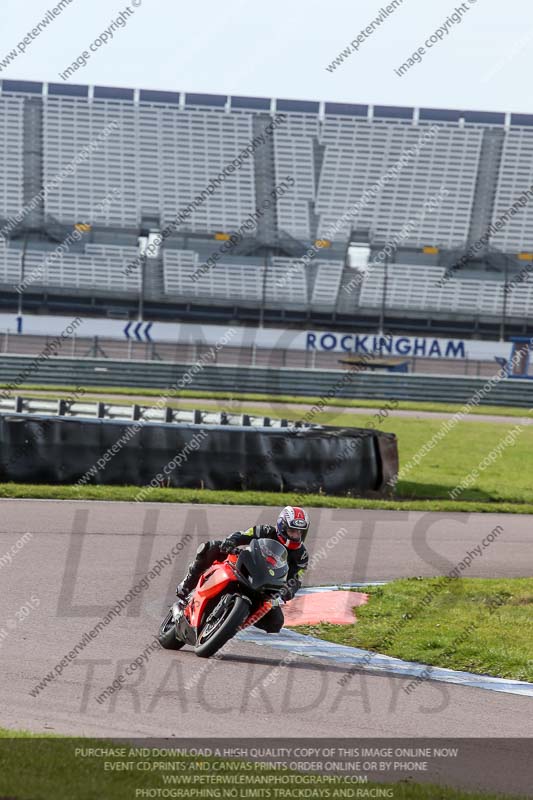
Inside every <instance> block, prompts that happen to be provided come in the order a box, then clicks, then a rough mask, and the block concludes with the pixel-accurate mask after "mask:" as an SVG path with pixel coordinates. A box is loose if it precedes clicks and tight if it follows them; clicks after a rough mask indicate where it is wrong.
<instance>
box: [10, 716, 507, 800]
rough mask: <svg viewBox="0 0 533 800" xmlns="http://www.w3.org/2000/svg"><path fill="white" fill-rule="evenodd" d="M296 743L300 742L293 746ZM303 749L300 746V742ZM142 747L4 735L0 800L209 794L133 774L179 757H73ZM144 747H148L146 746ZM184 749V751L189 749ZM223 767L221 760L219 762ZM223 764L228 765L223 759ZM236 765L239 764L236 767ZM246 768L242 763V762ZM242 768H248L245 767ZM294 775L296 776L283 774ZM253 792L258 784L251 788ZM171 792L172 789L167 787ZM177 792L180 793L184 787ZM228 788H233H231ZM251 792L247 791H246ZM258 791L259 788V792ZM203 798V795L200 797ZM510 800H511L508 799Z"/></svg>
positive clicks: (429, 798) (436, 791)
mask: <svg viewBox="0 0 533 800" xmlns="http://www.w3.org/2000/svg"><path fill="white" fill-rule="evenodd" d="M295 741H296V740H295ZM298 741H299V744H300V745H301V744H302V740H298ZM303 741H305V740H303ZM135 746H138V745H136V743H135V742H134V741H132V742H129V743H128V744H124V743H117V742H110V741H106V740H103V739H97V740H95V739H66V738H61V737H57V736H42V735H40V734H30V733H27V732H25V731H19V732H16V731H8V730H5V729H0V794H1V795H2V797H4V796H5V797H6V798H13V800H73V798H76V800H125V798H128V800H129V799H130V798H134V797H135V796H136V790H138V789H140V790H142V789H154V788H155V789H158V788H161V789H163V788H164V786H165V784H164V783H163V780H162V777H161V776H162V775H163V774H166V775H171V774H172V775H182V776H183V775H188V776H191V777H192V778H193V779H195V780H196V781H197V782H196V783H195V784H193V785H192V786H193V787H194V788H196V789H197V790H198V792H200V791H201V789H202V786H203V787H204V791H205V784H201V783H199V780H200V779H201V778H202V776H205V775H206V774H207V775H209V774H211V771H207V772H203V771H202V772H200V773H199V772H197V771H195V770H192V769H188V770H185V771H180V772H160V771H146V772H144V771H139V770H137V769H136V768H135V766H136V764H137V763H138V762H139V761H163V760H165V761H169V760H172V761H176V760H178V758H176V757H170V758H169V757H167V758H164V757H156V756H149V757H147V758H146V757H142V758H138V757H135V756H133V757H130V756H129V755H127V756H126V758H121V759H116V758H113V759H109V760H110V761H114V762H115V763H116V762H117V761H125V762H127V761H132V762H133V764H134V769H133V770H127V771H110V770H108V771H104V761H105V760H106V759H103V758H91V757H89V758H81V757H79V756H75V754H74V751H75V748H76V747H78V748H80V747H83V748H91V747H93V748H94V747H115V748H116V747H126V750H127V751H128V749H129V748H130V747H135ZM142 746H145V743H144V742H143V744H142ZM163 746H166V747H169V748H171V747H183V746H184V744H183V743H180V742H179V741H178V740H176V739H174V740H172V739H170V740H168V741H167V742H166V743H165V745H163ZM185 746H186V745H185ZM179 760H180V761H184V762H187V761H189V763H190V762H191V761H193V760H194V761H197V760H202V761H214V760H215V759H214V758H213V759H208V758H201V759H187V758H183V757H179ZM216 760H217V761H218V762H220V761H221V760H222V759H216ZM224 761H228V760H227V759H224ZM232 763H233V764H234V765H235V764H236V763H238V762H235V761H233V762H232ZM240 763H243V762H240ZM243 766H244V764H243ZM212 774H217V775H221V774H226V775H227V774H234V775H237V776H239V775H248V777H250V772H248V771H245V770H244V769H243V770H242V771H241V770H237V771H236V770H231V772H230V771H229V770H226V771H221V770H218V771H213V773H212ZM253 774H255V775H258V774H261V775H263V776H272V775H274V774H278V775H279V772H277V773H275V771H274V770H268V769H262V770H261V771H260V773H259V772H258V771H257V770H254V771H253ZM285 774H293V775H294V774H296V773H294V772H293V773H291V772H288V773H285ZM271 785H272V784H258V785H257V786H258V787H262V788H265V787H268V786H271ZM240 786H242V789H241V788H240V787H239V786H238V787H237V794H236V795H232V796H233V797H245V796H246V795H245V793H244V791H245V788H246V784H241V785H240ZM251 786H255V784H251ZM287 786H288V785H287V784H283V785H280V788H284V789H285V790H286V789H287ZM299 786H301V785H300V784H292V785H291V787H290V788H291V789H293V790H294V795H293V796H295V797H296V796H297V790H298V787H299ZM353 786H354V785H353V784H347V785H346V784H345V785H344V787H343V784H342V783H339V784H336V787H337V788H339V789H342V788H348V787H349V788H352V789H353ZM373 786H374V787H376V784H371V783H368V784H365V785H364V788H365V789H369V788H372V787H373ZM389 786H391V787H392V788H393V789H394V797H395V798H396V800H436V798H439V800H501V798H502V795H494V794H480V793H475V794H470V793H467V792H463V791H459V790H454V789H447V788H444V789H443V788H441V787H436V786H430V785H426V786H421V785H417V784H412V783H410V782H407V781H402V782H400V783H397V784H389ZM181 787H182V789H183V790H184V789H186V788H189V789H190V788H191V784H189V785H186V784H181ZM169 788H170V787H169ZM174 788H176V789H179V788H180V784H177V785H176V786H175V787H174ZM228 788H230V787H228ZM248 788H249V787H248ZM256 788H257V787H256ZM305 788H306V789H309V788H312V789H313V791H312V793H310V794H306V797H311V798H312V800H319V798H322V797H324V791H323V788H321V787H320V786H312V784H311V785H310V784H306V786H305ZM198 796H200V794H198ZM509 800H510V798H509Z"/></svg>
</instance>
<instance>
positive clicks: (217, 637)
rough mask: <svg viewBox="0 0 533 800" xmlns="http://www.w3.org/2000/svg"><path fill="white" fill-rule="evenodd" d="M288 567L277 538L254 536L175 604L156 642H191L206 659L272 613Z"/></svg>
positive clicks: (171, 646) (176, 645)
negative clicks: (184, 600) (273, 601)
mask: <svg viewBox="0 0 533 800" xmlns="http://www.w3.org/2000/svg"><path fill="white" fill-rule="evenodd" d="M288 571H289V566H288V562H287V550H286V549H285V547H283V545H282V544H280V542H277V541H275V540H272V539H252V541H251V542H250V544H249V545H247V546H246V547H243V548H241V549H239V550H238V551H234V552H232V553H229V554H228V556H227V557H226V558H225V560H224V561H215V563H214V564H213V566H211V567H209V569H207V570H206V571H205V572H204V573H203V574H202V575H201V577H200V580H199V581H198V584H197V586H196V588H195V589H194V590H193V591H192V592H191V594H190V595H189V597H188V599H187V603H186V604H185V605H184V604H183V602H176V603H174V605H173V606H172V607H171V608H170V610H169V612H168V614H167V615H166V617H165V619H164V620H163V622H162V624H161V627H160V629H159V643H160V644H161V646H162V647H165V648H166V649H167V650H180V649H181V648H182V647H183V646H184V645H186V644H190V645H193V647H194V650H195V653H196V655H197V656H201V657H202V658H209V656H212V655H213V654H214V653H216V652H217V650H220V648H221V647H222V646H223V645H225V644H226V642H228V641H229V640H230V639H232V638H233V636H235V634H236V633H237V632H238V631H239V630H242V629H243V628H247V627H248V626H249V625H254V624H255V623H256V622H258V621H259V620H260V619H261V617H263V616H264V615H265V614H267V613H268V612H269V611H270V609H271V608H272V602H271V601H272V598H273V597H274V596H278V595H279V593H280V589H282V588H283V587H284V586H285V584H286V582H287V574H288Z"/></svg>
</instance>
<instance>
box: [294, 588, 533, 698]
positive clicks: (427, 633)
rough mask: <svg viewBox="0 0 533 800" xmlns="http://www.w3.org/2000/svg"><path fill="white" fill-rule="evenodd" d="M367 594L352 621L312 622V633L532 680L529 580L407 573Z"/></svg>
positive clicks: (425, 660) (441, 663)
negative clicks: (449, 578)
mask: <svg viewBox="0 0 533 800" xmlns="http://www.w3.org/2000/svg"><path fill="white" fill-rule="evenodd" d="M365 591H367V592H368V594H369V595H370V599H369V602H368V604H367V605H365V606H361V607H358V608H357V610H356V614H357V619H358V621H357V623H356V624H354V625H331V624H322V625H317V626H313V630H312V633H313V635H315V636H319V637H320V638H323V639H327V640H328V641H332V642H337V643H339V644H344V645H349V646H351V647H362V648H364V649H367V650H372V651H375V652H379V653H384V654H385V655H389V656H395V657H397V658H402V659H404V660H405V661H417V662H419V663H422V664H430V665H432V666H439V667H447V668H449V669H456V670H466V671H468V672H474V673H476V674H482V675H493V676H495V677H500V678H511V679H515V680H522V681H530V682H533V578H512V579H500V578H495V579H492V578H491V579H482V578H460V579H457V580H452V581H448V582H446V583H444V585H443V581H442V579H439V578H428V579H426V578H424V579H420V578H408V579H402V580H397V581H392V582H391V583H388V584H386V585H385V586H381V587H370V588H369V589H365ZM431 592H433V597H432V599H431V602H428V603H427V604H424V603H423V602H422V600H423V598H424V597H430V594H429V593H431ZM500 603H501V604H500ZM407 614H412V619H408V618H406V616H405V615H407ZM297 630H300V631H301V632H302V633H309V632H311V631H310V629H309V627H308V626H302V627H300V628H298V629H297Z"/></svg>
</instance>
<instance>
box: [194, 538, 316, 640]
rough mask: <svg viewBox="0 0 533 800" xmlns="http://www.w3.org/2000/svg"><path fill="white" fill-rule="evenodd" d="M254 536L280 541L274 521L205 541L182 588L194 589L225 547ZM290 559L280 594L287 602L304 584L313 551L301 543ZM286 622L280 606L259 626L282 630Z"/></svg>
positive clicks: (264, 618)
mask: <svg viewBox="0 0 533 800" xmlns="http://www.w3.org/2000/svg"><path fill="white" fill-rule="evenodd" d="M252 538H256V539H275V540H276V541H278V538H277V533H276V529H275V528H274V526H273V525H254V526H253V527H252V528H248V530H245V531H235V533H232V534H231V536H228V537H227V539H224V540H223V541H221V540H220V539H216V540H215V541H212V542H204V543H203V544H201V545H200V547H199V548H198V550H197V551H196V558H195V559H194V561H193V562H192V564H191V565H190V566H189V571H188V573H187V575H186V577H185V580H184V581H183V583H182V584H181V587H182V591H184V592H186V593H189V592H191V591H192V590H193V589H194V587H195V586H196V584H197V582H198V580H199V578H200V575H201V574H202V572H205V570H206V569H209V567H210V566H211V565H212V564H214V562H215V561H217V560H220V559H222V558H224V555H225V552H224V551H225V550H227V549H228V548H232V547H239V546H240V545H245V544H248V543H249V542H250V540H251V539H252ZM287 560H288V564H289V572H288V575H287V584H286V586H284V588H283V589H281V591H280V597H281V598H282V599H283V600H284V601H285V602H287V601H288V600H292V598H293V597H294V595H295V594H296V592H297V591H298V589H299V588H300V587H301V585H302V578H303V576H304V573H305V571H306V569H307V565H308V562H309V555H308V553H307V550H306V548H305V546H304V545H303V544H301V545H300V546H299V547H298V548H297V549H294V550H289V549H287ZM283 623H284V617H283V611H282V610H281V608H280V607H279V606H277V607H276V608H273V609H271V610H270V611H269V612H268V614H265V616H264V617H262V618H261V619H260V620H259V621H258V622H257V623H256V627H257V628H261V629H262V630H264V631H266V632H267V633H279V631H280V630H281V629H282V627H283Z"/></svg>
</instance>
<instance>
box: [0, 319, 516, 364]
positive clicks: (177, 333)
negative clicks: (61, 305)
mask: <svg viewBox="0 0 533 800" xmlns="http://www.w3.org/2000/svg"><path fill="white" fill-rule="evenodd" d="M71 321H72V320H71V319H69V318H68V317H55V316H54V317H52V316H48V317H47V316H39V315H30V314H28V315H25V316H24V317H23V318H22V317H21V318H17V317H16V316H14V315H11V314H0V334H1V333H6V332H9V333H10V334H12V333H14V334H21V333H22V334H30V335H34V336H56V335H58V334H60V333H61V331H62V330H64V327H65V324H67V323H69V322H71ZM82 330H83V338H90V337H94V336H99V337H101V338H103V339H118V340H122V341H124V342H127V341H131V342H136V341H138V342H145V343H146V342H148V343H149V344H150V343H152V344H153V345H154V346H157V344H158V343H162V342H172V343H174V344H197V345H199V346H207V347H210V346H212V345H215V344H216V343H217V342H219V341H220V340H221V339H222V337H223V336H224V334H225V333H226V332H227V328H226V327H225V326H224V325H200V324H198V325H194V324H190V323H179V322H177V323H172V322H141V321H136V322H135V321H134V322H131V321H130V322H124V321H123V320H113V319H97V318H89V317H87V318H85V319H84V320H83V326H82ZM234 330H235V335H234V336H233V337H232V340H231V344H230V347H256V348H266V349H269V350H300V351H301V350H304V351H305V350H307V351H309V352H315V353H328V352H331V353H340V354H343V353H344V354H346V353H349V354H351V355H355V356H357V355H360V356H364V355H368V354H373V355H379V356H383V357H389V358H390V357H394V358H406V359H407V358H411V357H413V356H414V357H417V358H435V359H440V358H446V359H454V360H459V359H471V360H479V361H494V359H495V358H496V357H498V358H500V357H501V358H509V355H510V350H511V345H510V344H508V343H506V342H482V341H478V340H475V339H438V338H435V337H433V336H389V335H383V336H380V335H378V334H368V333H362V332H360V331H357V330H354V331H351V332H349V333H346V332H339V331H305V330H303V331H302V330H291V329H283V328H250V327H235V328H234Z"/></svg>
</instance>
